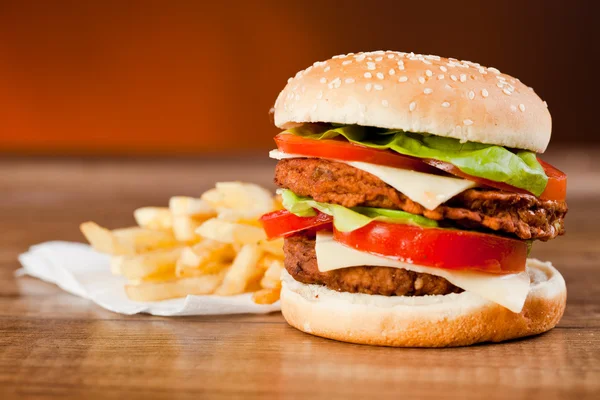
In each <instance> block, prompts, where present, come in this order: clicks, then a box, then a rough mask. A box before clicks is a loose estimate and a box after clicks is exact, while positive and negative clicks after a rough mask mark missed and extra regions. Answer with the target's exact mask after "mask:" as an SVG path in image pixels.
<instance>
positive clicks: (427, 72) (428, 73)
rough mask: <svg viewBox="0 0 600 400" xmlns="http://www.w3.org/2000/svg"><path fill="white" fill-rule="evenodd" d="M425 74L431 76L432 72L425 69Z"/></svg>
mask: <svg viewBox="0 0 600 400" xmlns="http://www.w3.org/2000/svg"><path fill="white" fill-rule="evenodd" d="M425 75H427V76H429V77H432V76H433V72H431V70H429V69H428V70H427V71H425Z"/></svg>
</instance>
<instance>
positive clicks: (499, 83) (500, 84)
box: [496, 82, 504, 89]
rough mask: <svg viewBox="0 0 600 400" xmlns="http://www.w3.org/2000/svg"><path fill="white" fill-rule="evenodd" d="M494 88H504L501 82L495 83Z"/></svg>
mask: <svg viewBox="0 0 600 400" xmlns="http://www.w3.org/2000/svg"><path fill="white" fill-rule="evenodd" d="M496 86H498V87H499V88H500V89H502V88H503V87H504V84H503V83H502V82H498V83H496Z"/></svg>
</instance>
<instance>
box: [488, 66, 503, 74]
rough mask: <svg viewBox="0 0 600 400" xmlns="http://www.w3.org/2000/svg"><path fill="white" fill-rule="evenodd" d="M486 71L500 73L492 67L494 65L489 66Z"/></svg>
mask: <svg viewBox="0 0 600 400" xmlns="http://www.w3.org/2000/svg"><path fill="white" fill-rule="evenodd" d="M488 71H490V72H493V73H495V74H499V73H500V71H499V70H498V69H497V68H494V67H489V68H488Z"/></svg>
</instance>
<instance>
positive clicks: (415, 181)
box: [269, 150, 476, 210]
mask: <svg viewBox="0 0 600 400" xmlns="http://www.w3.org/2000/svg"><path fill="white" fill-rule="evenodd" d="M269 156H270V157H271V158H275V159H277V160H281V159H284V158H299V157H304V156H301V155H296V154H287V153H284V152H281V151H279V150H272V151H271V152H270V153H269ZM336 161H338V162H342V163H345V164H348V165H350V166H352V167H354V168H357V169H360V170H362V171H365V172H368V173H370V174H372V175H375V176H376V177H378V178H379V179H381V180H382V181H383V182H385V183H387V184H388V185H390V186H391V187H393V188H394V189H396V190H397V191H399V192H400V193H402V194H404V195H406V196H407V197H408V198H409V199H411V200H412V201H414V202H415V203H419V204H420V205H422V206H423V207H425V208H426V209H428V210H433V209H434V208H436V207H437V206H439V205H440V204H442V203H444V202H446V201H448V200H449V199H451V198H452V197H454V196H456V195H457V194H459V193H462V192H464V191H465V190H467V189H469V188H472V187H474V186H475V185H476V184H475V182H473V181H469V180H466V179H461V178H451V177H447V176H439V175H431V174H426V173H423V172H416V171H410V170H407V169H400V168H392V167H385V166H382V165H375V164H369V163H364V162H358V161H339V160H336Z"/></svg>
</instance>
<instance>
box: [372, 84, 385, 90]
mask: <svg viewBox="0 0 600 400" xmlns="http://www.w3.org/2000/svg"><path fill="white" fill-rule="evenodd" d="M373 87H374V88H375V90H383V86H381V85H380V84H378V83H376V84H375V85H373Z"/></svg>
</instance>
